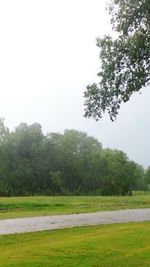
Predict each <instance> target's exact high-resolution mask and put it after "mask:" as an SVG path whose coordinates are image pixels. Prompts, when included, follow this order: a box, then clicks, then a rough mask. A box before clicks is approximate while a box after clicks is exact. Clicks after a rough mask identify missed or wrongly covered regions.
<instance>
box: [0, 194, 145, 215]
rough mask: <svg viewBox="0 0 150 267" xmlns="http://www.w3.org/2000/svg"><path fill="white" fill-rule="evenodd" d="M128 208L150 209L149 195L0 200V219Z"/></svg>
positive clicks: (13, 198)
mask: <svg viewBox="0 0 150 267" xmlns="http://www.w3.org/2000/svg"><path fill="white" fill-rule="evenodd" d="M130 208H150V195H140V196H132V197H95V196H87V197H86V196H83V197H82V196H79V197H74V196H70V197H42V196H41V197H40V196H39V197H12V198H0V219H6V218H16V217H29V216H42V215H54V214H69V213H80V212H94V211H104V210H119V209H130Z"/></svg>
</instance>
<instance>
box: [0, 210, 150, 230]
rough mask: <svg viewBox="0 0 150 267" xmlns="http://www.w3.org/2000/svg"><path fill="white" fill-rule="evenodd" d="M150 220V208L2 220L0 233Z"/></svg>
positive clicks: (0, 221)
mask: <svg viewBox="0 0 150 267" xmlns="http://www.w3.org/2000/svg"><path fill="white" fill-rule="evenodd" d="M143 221H150V209H129V210H118V211H104V212H93V213H80V214H70V215H55V216H42V217H33V218H17V219H8V220H0V235H5V234H14V233H26V232H35V231H43V230H53V229H59V228H69V227H76V226H87V225H99V224H112V223H125V222H143Z"/></svg>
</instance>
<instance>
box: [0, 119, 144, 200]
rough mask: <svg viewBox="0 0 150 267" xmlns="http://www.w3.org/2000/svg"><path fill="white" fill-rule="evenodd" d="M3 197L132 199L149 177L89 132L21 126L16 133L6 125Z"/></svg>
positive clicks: (0, 168) (0, 146) (0, 174)
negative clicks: (105, 196) (93, 196)
mask: <svg viewBox="0 0 150 267" xmlns="http://www.w3.org/2000/svg"><path fill="white" fill-rule="evenodd" d="M1 126H2V127H0V128H1V129H2V131H1V132H2V134H1V136H2V138H1V142H0V195H1V196H26V195H58V194H61V195H66V194H68V195H81V194H83V195H89V194H90V195H128V194H131V193H132V190H133V189H143V183H144V179H143V176H144V171H143V169H142V167H141V166H139V165H138V164H136V163H135V162H132V161H130V160H129V159H128V157H127V155H126V154H125V153H123V152H121V151H118V150H111V149H103V148H102V144H101V143H100V142H99V141H98V140H96V139H95V138H94V137H90V136H87V134H86V133H84V132H79V131H76V130H65V131H64V133H63V134H59V133H48V134H47V135H44V134H43V133H42V129H41V125H40V124H38V123H34V124H32V125H27V124H26V123H21V124H20V125H19V126H18V127H16V129H15V130H14V131H12V132H10V131H9V130H5V129H6V127H5V125H4V122H3V121H1Z"/></svg>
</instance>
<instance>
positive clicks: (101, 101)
mask: <svg viewBox="0 0 150 267" xmlns="http://www.w3.org/2000/svg"><path fill="white" fill-rule="evenodd" d="M108 10H109V14H110V16H111V25H112V30H113V32H114V33H115V34H114V35H113V36H109V35H107V36H104V37H103V38H97V46H98V47H99V48H100V61H101V66H100V72H99V73H98V77H99V83H98V84H96V83H93V84H91V85H88V86H87V88H86V91H85V93H84V96H85V116H86V117H93V118H94V119H96V120H99V119H100V118H101V117H102V115H103V113H105V112H108V114H109V116H110V119H111V120H114V119H115V118H116V116H117V114H118V111H119V108H120V105H121V103H122V102H127V101H128V100H129V99H130V97H131V95H132V94H133V93H134V92H138V91H140V89H141V88H142V87H145V86H147V85H148V84H149V82H150V0H112V1H111V2H110V5H109V7H108ZM114 36H115V37H114Z"/></svg>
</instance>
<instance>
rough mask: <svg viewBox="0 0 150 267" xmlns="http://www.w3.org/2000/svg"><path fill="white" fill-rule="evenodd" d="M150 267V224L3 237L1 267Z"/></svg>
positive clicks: (0, 254)
mask: <svg viewBox="0 0 150 267" xmlns="http://www.w3.org/2000/svg"><path fill="white" fill-rule="evenodd" d="M31 266H32V267H49V266H57V267H59V266H64V267H67V266H70V267H78V266H82V267H91V266H93V267H127V266H129V267H141V266H144V267H149V266H150V223H149V222H146V223H132V224H131V223H130V224H129V223H128V224H115V225H103V226H102V225H101V226H94V227H83V228H72V229H63V230H55V231H44V232H37V233H28V234H16V235H8V236H0V267H31Z"/></svg>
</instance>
